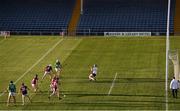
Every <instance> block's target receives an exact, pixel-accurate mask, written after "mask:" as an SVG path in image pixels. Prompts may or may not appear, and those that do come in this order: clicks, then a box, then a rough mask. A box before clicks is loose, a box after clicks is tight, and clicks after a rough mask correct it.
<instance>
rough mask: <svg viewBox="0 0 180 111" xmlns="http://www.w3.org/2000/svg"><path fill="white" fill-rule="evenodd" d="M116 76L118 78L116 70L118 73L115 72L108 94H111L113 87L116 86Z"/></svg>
mask: <svg viewBox="0 0 180 111" xmlns="http://www.w3.org/2000/svg"><path fill="white" fill-rule="evenodd" d="M116 78H117V72H116V74H115V76H114V79H113V81H112V84H111V87H110V89H109V92H108V96H109V95H110V94H111V91H112V89H113V87H114V84H115V81H116Z"/></svg>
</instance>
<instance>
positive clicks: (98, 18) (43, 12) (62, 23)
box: [0, 0, 178, 35]
mask: <svg viewBox="0 0 180 111" xmlns="http://www.w3.org/2000/svg"><path fill="white" fill-rule="evenodd" d="M171 2H172V3H171V6H172V8H171V18H170V33H171V34H173V33H174V16H175V3H176V0H171ZM77 3H80V0H1V1H0V31H11V34H12V33H17V34H33V33H34V34H37V33H40V34H52V33H53V34H59V33H60V32H63V31H65V32H66V31H67V30H68V31H69V33H73V32H74V31H73V30H75V32H77V35H103V33H104V32H152V34H154V35H161V34H165V33H166V18H167V0H84V6H83V7H84V11H83V15H80V8H79V7H80V4H79V5H78V4H77ZM78 14H79V15H80V16H79V15H78ZM177 20H178V19H177ZM76 26H77V27H76Z"/></svg>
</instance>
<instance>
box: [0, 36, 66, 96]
mask: <svg viewBox="0 0 180 111" xmlns="http://www.w3.org/2000/svg"><path fill="white" fill-rule="evenodd" d="M62 41H63V39H60V40H59V41H58V42H57V43H56V44H54V45H53V47H51V48H50V49H49V50H48V51H47V52H46V53H45V54H44V55H43V56H42V57H41V58H40V59H39V60H38V61H36V62H35V63H34V64H33V65H32V66H31V67H30V68H29V69H28V70H26V72H24V73H23V74H22V75H21V76H20V77H19V78H18V79H17V80H16V81H15V82H14V83H15V84H16V83H17V82H18V81H19V80H20V79H22V78H23V77H24V76H25V75H26V74H27V73H28V72H29V71H31V70H32V69H33V68H34V67H35V66H36V65H37V64H39V62H41V61H42V60H43V59H44V58H45V57H46V56H47V55H48V54H49V53H50V52H51V51H53V50H54V48H56V46H57V45H58V44H59V43H61V42H62ZM4 93H5V92H3V93H1V94H0V97H1V96H3V95H4Z"/></svg>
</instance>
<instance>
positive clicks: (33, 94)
mask: <svg viewBox="0 0 180 111" xmlns="http://www.w3.org/2000/svg"><path fill="white" fill-rule="evenodd" d="M81 41H82V39H80V40H79V41H78V42H77V43H76V44H75V45H74V46H73V47H72V49H71V51H70V52H69V53H68V54H67V55H66V56H65V59H64V60H63V61H62V64H63V63H64V61H66V59H67V58H68V57H69V56H70V55H71V53H72V52H73V50H74V49H75V48H76V47H77V46H78V45H79V44H80V43H81ZM65 65H66V64H65ZM43 83H44V82H43ZM39 85H42V83H40V84H39ZM61 86H62V83H61ZM60 89H61V90H60V92H61V93H60V94H62V95H63V97H64V96H66V95H65V94H64V93H63V92H62V90H63V88H62V87H60ZM47 94H49V93H47ZM35 96H36V93H32V94H31V99H33V98H34V97H35Z"/></svg>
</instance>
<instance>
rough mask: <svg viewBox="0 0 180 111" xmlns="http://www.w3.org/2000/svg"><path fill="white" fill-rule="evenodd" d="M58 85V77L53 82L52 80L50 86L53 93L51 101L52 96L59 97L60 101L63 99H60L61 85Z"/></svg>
mask: <svg viewBox="0 0 180 111" xmlns="http://www.w3.org/2000/svg"><path fill="white" fill-rule="evenodd" d="M58 83H59V78H58V77H56V76H55V77H54V78H53V79H52V80H51V84H50V90H51V91H52V93H51V94H50V95H49V97H48V98H49V99H50V98H51V96H53V95H57V97H58V98H59V99H61V98H60V96H59V88H58V87H59V85H58Z"/></svg>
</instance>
